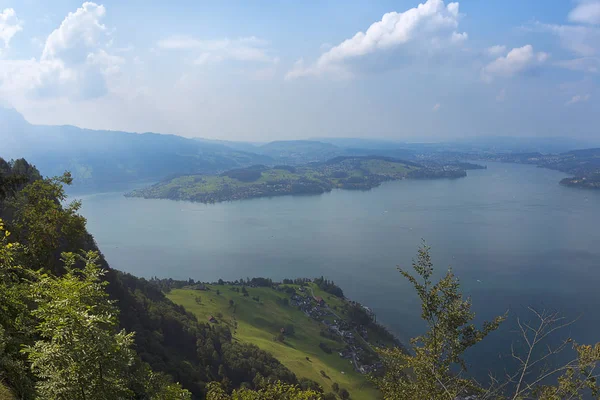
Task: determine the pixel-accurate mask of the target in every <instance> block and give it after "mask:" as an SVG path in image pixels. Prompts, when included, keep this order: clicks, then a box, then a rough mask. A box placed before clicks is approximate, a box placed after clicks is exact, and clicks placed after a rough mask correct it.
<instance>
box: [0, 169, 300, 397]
mask: <svg viewBox="0 0 600 400" xmlns="http://www.w3.org/2000/svg"><path fill="white" fill-rule="evenodd" d="M63 183H70V177H69V176H68V175H66V176H64V177H63V178H61V179H42V178H41V176H40V174H39V172H38V170H37V169H36V168H35V167H33V166H31V165H30V164H29V163H27V162H26V161H25V160H22V159H20V160H17V161H15V162H13V163H7V162H6V161H4V160H2V159H0V219H1V220H2V221H3V222H2V224H0V225H2V226H3V227H2V228H0V229H2V230H3V232H1V233H2V235H0V236H1V238H0V240H4V241H3V242H2V247H0V268H2V273H1V274H0V296H1V297H2V304H1V307H2V309H1V312H0V382H4V383H5V384H6V385H7V386H8V387H10V388H11V390H12V391H13V392H14V394H15V395H16V398H24V399H31V398H34V395H33V391H34V387H35V384H36V381H37V380H38V377H37V375H36V374H34V373H33V372H32V370H31V369H30V368H29V362H28V361H27V355H26V354H25V353H23V352H21V349H22V348H23V346H28V345H31V346H34V345H36V346H38V345H39V348H40V349H49V347H48V346H55V347H52V348H54V350H52V351H54V352H56V354H55V355H53V356H52V357H54V358H56V359H57V360H58V359H59V358H57V357H59V354H60V352H59V350H60V349H62V350H63V351H73V352H74V351H75V350H73V349H72V347H73V346H66V347H61V346H60V343H56V341H55V340H54V339H48V340H50V341H48V342H47V341H40V340H39V339H40V333H39V332H38V331H37V329H38V328H36V326H41V325H38V323H39V322H40V321H39V319H38V318H41V317H38V316H37V315H38V314H36V313H37V312H38V310H39V309H36V308H31V307H33V304H29V303H28V300H27V299H28V298H29V297H30V296H34V292H31V291H32V290H34V289H35V288H36V287H38V286H36V285H37V284H32V283H30V282H31V281H32V280H33V281H34V282H35V281H37V280H38V279H39V281H40V284H41V282H45V281H47V280H49V281H50V282H51V283H52V284H53V285H58V284H69V285H71V286H70V287H71V289H65V288H63V289H61V290H59V291H58V292H52V293H51V294H48V296H50V298H52V297H51V295H52V296H67V295H69V294H70V293H71V292H72V291H73V292H74V293H77V292H76V291H75V290H74V288H75V287H77V285H79V283H76V282H79V281H78V279H77V278H76V277H74V276H72V275H71V274H70V273H69V269H68V268H65V263H64V262H63V261H62V260H61V253H63V252H75V253H77V254H80V252H81V251H82V250H83V251H96V252H97V251H98V248H97V246H96V244H95V242H94V240H93V238H92V236H91V235H90V234H89V233H88V232H87V230H86V226H85V223H86V221H85V219H84V218H83V217H81V216H80V215H79V214H78V208H79V204H78V203H76V202H75V203H70V204H67V203H66V202H65V194H64V190H63V187H62V185H63ZM4 231H6V232H11V234H10V236H8V235H5V234H4ZM17 242H18V243H20V246H16V245H15V243H17ZM20 249H22V250H23V251H21V250H20ZM17 262H18V263H19V265H20V266H22V267H23V268H22V269H21V268H20V267H19V268H18V269H17V267H16V266H13V267H11V265H12V264H14V263H17ZM97 263H98V264H99V265H100V266H101V267H104V268H109V266H108V265H107V263H106V261H105V260H104V258H103V257H102V255H101V254H99V259H98V260H97ZM83 266H84V264H83V261H78V262H77V263H76V267H77V268H83ZM40 267H41V268H42V269H43V271H45V272H46V273H47V274H49V275H48V276H46V277H45V278H44V277H43V276H38V275H36V273H35V271H37V270H38V269H39V268H40ZM6 268H10V269H9V270H5V269H6ZM11 271H12V272H11ZM14 271H17V272H14ZM18 271H23V272H18ZM32 274H33V275H32ZM32 276H33V278H32ZM61 279H64V280H66V281H64V282H63V280H61ZM104 279H105V281H106V282H108V286H107V288H106V290H107V292H108V293H109V294H110V298H111V299H114V300H116V301H117V302H116V305H117V307H118V312H119V319H118V327H119V329H125V330H126V331H127V332H135V336H134V343H135V345H134V347H133V349H135V352H136V356H135V357H134V359H132V361H133V364H132V365H131V366H130V367H127V371H126V372H121V373H120V374H119V375H123V379H125V377H127V379H126V381H125V382H123V383H122V385H123V386H124V389H123V390H128V391H130V393H132V395H133V394H135V398H144V399H145V398H154V399H171V398H184V397H169V396H168V395H165V396H166V397H160V395H159V394H157V392H156V391H157V390H158V389H157V387H160V386H161V385H160V383H161V382H163V381H164V382H168V381H174V382H179V383H180V384H181V385H182V386H183V387H184V388H185V389H188V390H189V391H191V393H192V394H193V396H194V398H203V397H204V394H205V391H206V384H207V383H208V382H211V381H218V382H222V383H223V384H224V387H226V388H229V389H231V388H236V387H240V386H247V387H255V386H256V385H257V384H259V383H260V382H261V380H262V379H263V378H266V379H270V380H273V381H275V380H280V381H283V382H289V383H295V382H297V378H296V376H295V375H294V374H293V373H291V372H290V371H289V370H288V369H287V368H285V367H284V366H283V365H282V364H281V363H280V362H279V361H277V360H276V359H275V358H273V357H272V356H270V355H269V354H268V353H266V352H264V351H261V350H259V349H258V348H257V347H255V346H252V345H247V344H242V343H238V342H235V341H232V336H231V332H230V331H229V330H228V329H227V328H226V327H221V326H209V324H208V323H206V322H204V321H203V322H198V320H197V319H196V318H195V317H194V316H193V315H192V314H190V313H187V312H186V311H185V310H184V309H183V307H181V306H177V305H175V304H174V303H173V302H171V301H170V300H168V299H167V298H166V297H165V295H164V294H163V293H162V292H161V291H160V289H158V288H157V286H155V285H152V284H151V283H149V282H148V281H146V280H144V279H141V278H136V277H134V276H131V275H129V274H125V273H122V272H119V271H116V270H113V269H110V268H109V270H108V273H107V274H106V275H105V276H104ZM73 285H75V286H73ZM7 296H8V297H7ZM32 298H35V297H32ZM11 299H13V300H11ZM11 301H14V304H13V303H12V302H11ZM69 301H71V302H72V301H73V299H71V300H69ZM32 303H33V302H32ZM52 304H53V303H52ZM57 304H67V303H65V302H64V301H61V302H58V303H57ZM74 304H75V305H76V306H77V303H74ZM90 306H92V307H97V302H96V301H94V302H92V304H90ZM56 307H57V308H56V309H55V310H54V311H53V315H54V314H56V315H59V312H60V311H61V308H60V307H59V306H56ZM107 307H108V306H107ZM85 310H88V311H89V310H90V309H89V308H88V309H85ZM63 311H64V312H66V313H68V312H70V310H63ZM81 312H83V313H85V312H87V311H81ZM69 315H70V314H69ZM77 315H79V314H77ZM44 326H45V325H44ZM69 332H70V335H72V334H74V333H73V332H72V331H69ZM85 332H87V330H84V333H82V334H84V335H85ZM80 339H81V338H80ZM36 341H37V342H36ZM48 351H50V350H48ZM40 354H42V355H43V354H44V353H43V352H42V353H40ZM52 357H51V358H50V359H46V362H49V363H51V362H52ZM70 357H75V359H78V357H80V356H75V355H71V356H70ZM80 361H81V363H84V361H85V360H80ZM69 368H81V367H80V366H70V367H69ZM106 368H107V370H108V367H106ZM148 368H151V370H152V371H153V372H152V374H151V375H148V373H147V372H145V371H146V370H147V369H148ZM51 370H52V371H55V373H56V374H59V373H60V371H59V370H57V368H51ZM69 371H71V372H67V375H68V376H70V375H73V374H75V372H73V371H75V370H72V369H71V370H69ZM157 373H164V374H166V375H164V377H161V376H160V375H156V374H157ZM73 376H75V375H73ZM57 379H58V378H57ZM115 379H116V378H115ZM119 379H121V378H119ZM86 385H88V386H89V387H90V388H93V380H92V379H89V382H86ZM150 386H152V387H150ZM96 396H98V395H96ZM42 398H44V397H43V396H42ZM46 398H50V397H46ZM61 398H75V397H69V396H67V397H64V396H63V397H61ZM77 398H79V397H77ZM89 398H94V399H95V398H122V397H119V396H117V397H102V396H100V397H89Z"/></svg>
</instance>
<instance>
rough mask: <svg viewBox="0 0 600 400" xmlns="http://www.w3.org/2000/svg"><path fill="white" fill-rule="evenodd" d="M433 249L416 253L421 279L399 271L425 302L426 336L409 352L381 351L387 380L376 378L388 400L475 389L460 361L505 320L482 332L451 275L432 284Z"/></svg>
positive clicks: (446, 395) (414, 341)
mask: <svg viewBox="0 0 600 400" xmlns="http://www.w3.org/2000/svg"><path fill="white" fill-rule="evenodd" d="M429 250H430V249H429V247H427V246H426V245H423V246H422V247H421V248H419V250H418V255H417V259H416V260H415V261H413V264H412V267H413V269H414V271H415V272H416V274H417V276H416V277H415V276H413V275H411V274H410V273H409V272H407V271H405V270H403V269H401V268H399V271H400V273H401V274H402V275H403V276H404V277H405V278H406V279H408V281H409V282H410V283H411V284H412V285H413V287H414V288H415V290H416V291H417V294H418V296H419V298H420V299H421V318H422V319H423V320H425V322H426V324H427V332H426V333H425V334H424V335H422V336H417V337H416V338H413V339H411V341H410V344H411V350H412V351H411V352H410V354H407V352H406V351H404V349H402V348H398V347H395V348H388V349H379V351H378V352H379V354H380V356H381V358H382V362H383V364H384V367H385V371H386V372H385V374H384V375H383V376H382V377H380V378H375V382H376V384H377V385H378V386H379V388H380V389H381V391H382V392H383V395H384V397H385V398H386V399H431V400H436V399H450V400H453V399H455V398H457V397H459V396H460V395H464V394H468V393H470V392H472V391H474V390H476V389H477V387H476V385H475V384H474V383H473V381H472V380H470V379H467V378H465V377H464V376H463V375H464V373H465V371H466V365H465V363H464V361H463V359H462V355H463V353H464V352H465V350H467V349H468V348H470V347H471V346H473V345H475V344H476V343H478V342H480V341H481V340H483V338H485V337H486V336H487V335H488V334H489V333H490V332H492V331H494V330H495V329H497V328H498V326H499V325H500V323H501V322H502V321H503V320H504V319H505V317H504V316H500V317H497V318H495V319H494V320H493V321H492V322H485V323H484V324H483V328H481V329H478V328H476V327H475V326H474V325H473V324H471V321H472V320H473V318H474V317H475V314H474V313H473V312H472V311H471V301H470V299H463V297H462V294H461V292H460V290H459V283H458V279H457V278H455V276H454V274H452V271H451V270H448V272H447V273H446V275H445V276H444V277H443V278H442V279H441V280H440V281H439V282H437V283H435V284H434V283H433V282H432V279H431V277H432V275H433V263H432V261H431V256H430V254H429Z"/></svg>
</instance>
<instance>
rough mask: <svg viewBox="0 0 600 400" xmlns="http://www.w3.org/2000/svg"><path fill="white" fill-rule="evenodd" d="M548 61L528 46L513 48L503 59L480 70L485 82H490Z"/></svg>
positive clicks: (543, 54)
mask: <svg viewBox="0 0 600 400" xmlns="http://www.w3.org/2000/svg"><path fill="white" fill-rule="evenodd" d="M547 59H548V54H547V53H544V52H538V53H535V52H534V51H533V46H531V45H530V44H528V45H525V46H523V47H518V48H514V49H512V50H511V51H509V52H508V54H507V55H506V56H505V57H498V58H497V59H496V60H494V61H492V62H491V63H489V64H488V65H486V66H485V67H484V68H483V69H482V70H481V76H482V78H483V79H484V80H485V81H488V82H489V81H492V80H493V79H494V77H510V76H513V75H517V74H519V73H522V72H525V71H529V70H531V69H532V68H535V67H537V66H539V65H541V64H542V63H544V62H545V61H546V60H547Z"/></svg>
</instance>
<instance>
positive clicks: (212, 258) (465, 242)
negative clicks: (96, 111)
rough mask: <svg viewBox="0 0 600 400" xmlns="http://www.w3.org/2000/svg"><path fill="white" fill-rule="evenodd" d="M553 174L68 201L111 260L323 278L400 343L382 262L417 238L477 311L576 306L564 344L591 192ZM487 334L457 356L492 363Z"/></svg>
mask: <svg viewBox="0 0 600 400" xmlns="http://www.w3.org/2000/svg"><path fill="white" fill-rule="evenodd" d="M563 177H565V175H564V174H562V173H560V172H556V171H550V170H546V169H540V168H536V167H533V166H527V165H515V164H496V163H488V169H487V170H476V171H468V177H466V178H464V179H458V180H435V181H411V180H406V181H397V182H388V183H385V184H383V185H381V186H380V187H378V188H375V189H373V190H370V191H365V192H359V191H344V190H334V191H332V192H331V193H326V194H323V195H318V196H306V197H297V196H287V197H277V198H263V199H254V200H244V201H236V202H228V203H220V204H213V205H204V204H198V203H188V202H176V201H170V200H144V199H135V198H125V197H123V195H122V193H109V194H96V195H91V196H84V197H82V200H83V211H82V212H83V215H84V216H85V217H86V218H87V219H88V228H89V231H90V232H91V233H92V234H93V235H94V237H95V238H96V240H97V242H98V244H99V246H100V249H101V250H102V252H103V253H104V254H105V256H106V258H107V260H108V261H109V263H110V265H111V266H112V267H113V268H117V269H120V270H123V271H127V272H130V273H132V274H134V275H138V276H144V277H152V276H158V277H172V278H178V279H187V278H193V279H196V280H202V281H216V280H217V279H218V278H223V279H225V280H235V279H239V278H246V277H255V276H264V277H271V278H273V279H275V280H280V279H283V278H294V277H315V276H321V275H324V276H325V277H327V278H329V279H333V280H334V281H335V282H336V283H337V284H338V285H339V286H341V287H342V288H343V290H344V292H345V294H346V295H347V296H348V297H349V298H351V299H354V300H357V301H360V302H363V303H364V304H366V305H368V306H370V307H372V308H373V309H374V310H375V312H376V313H377V316H378V320H379V321H380V322H382V323H384V324H385V325H387V326H388V327H390V328H391V329H392V330H393V331H394V332H395V333H397V334H398V335H399V336H400V337H401V338H402V339H403V340H406V339H407V338H409V337H411V336H414V335H415V334H417V333H419V332H420V330H421V329H422V325H421V323H420V321H419V313H420V309H419V303H418V302H417V299H416V296H415V295H414V293H413V290H412V288H411V287H410V286H409V285H408V284H407V282H406V281H405V280H403V278H402V277H401V276H400V274H399V273H398V272H397V270H396V266H397V265H401V266H404V267H410V263H411V259H412V258H413V256H414V255H415V253H416V250H417V247H418V246H419V244H420V243H421V239H422V238H423V239H425V240H426V241H427V243H428V244H429V245H430V246H432V248H433V249H432V254H433V257H434V263H435V265H436V266H437V268H438V269H439V270H441V271H443V270H445V269H446V267H447V266H450V265H451V266H452V267H453V270H454V271H455V273H456V274H457V275H458V276H459V278H460V279H461V283H462V287H463V289H464V291H465V292H466V293H467V294H469V295H471V296H472V298H473V303H474V310H475V311H476V312H477V315H478V318H479V317H481V318H490V317H491V316H493V315H497V314H500V313H503V312H504V311H506V310H507V309H510V310H511V314H512V315H513V316H514V315H517V314H523V313H524V310H525V307H527V306H529V305H532V306H535V307H538V308H540V307H545V308H546V309H558V310H560V311H562V312H564V313H565V315H567V316H569V317H574V316H578V315H581V318H580V319H579V321H578V322H577V323H576V324H575V325H573V326H572V327H571V328H569V329H570V333H572V334H573V335H574V337H575V338H576V339H577V340H579V341H581V342H592V341H594V340H595V341H598V340H600V312H599V311H598V309H599V308H598V306H599V305H600V240H599V239H600V235H599V234H598V233H599V231H598V229H599V227H600V191H598V192H593V191H586V190H579V189H574V188H567V187H563V186H560V185H559V184H558V182H559V180H560V179H562V178H563ZM509 327H510V324H507V325H506V326H505V327H504V329H505V330H508V329H509ZM567 333H569V332H567ZM500 336H502V335H499V334H496V335H495V336H494V337H492V338H491V339H490V341H489V343H488V344H485V342H484V343H482V346H480V347H478V348H477V351H476V352H475V353H474V354H471V359H472V360H474V361H477V360H479V361H480V362H485V363H487V364H490V363H491V364H493V363H494V360H497V359H498V353H499V352H500V350H499V349H500V348H502V349H503V351H504V353H506V352H507V351H508V347H509V343H510V341H509V342H506V340H508V339H506V337H507V336H506V335H505V336H502V339H501V338H500ZM501 345H502V346H501Z"/></svg>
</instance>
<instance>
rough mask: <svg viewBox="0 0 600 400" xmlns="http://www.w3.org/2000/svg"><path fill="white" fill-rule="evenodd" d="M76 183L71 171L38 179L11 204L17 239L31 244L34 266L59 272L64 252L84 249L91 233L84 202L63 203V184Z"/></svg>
mask: <svg viewBox="0 0 600 400" xmlns="http://www.w3.org/2000/svg"><path fill="white" fill-rule="evenodd" d="M72 181H73V179H72V178H71V174H70V173H68V172H65V174H64V175H63V176H60V177H54V178H51V179H38V180H35V181H33V182H31V183H30V184H28V185H27V186H25V187H24V188H23V189H22V190H21V191H20V192H18V193H17V194H16V196H15V197H14V199H12V201H11V202H10V203H11V204H10V206H11V208H12V209H13V210H14V220H13V224H14V230H15V232H16V233H17V239H18V240H19V241H20V242H21V243H24V244H26V245H27V248H28V250H29V252H28V254H29V256H30V258H31V265H39V266H44V267H45V268H47V269H49V270H50V271H53V272H57V270H59V269H60V265H56V260H59V259H60V254H61V252H62V251H78V250H79V249H82V248H83V247H84V239H85V238H86V233H87V232H86V230H85V218H84V217H82V216H81V215H79V214H78V211H79V209H80V207H81V202H79V201H73V202H71V203H69V204H65V205H63V204H62V203H63V202H65V201H66V199H67V195H66V193H65V190H64V188H63V184H65V185H70V184H71V183H72ZM65 246H67V247H68V248H65ZM60 272H62V271H60Z"/></svg>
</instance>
